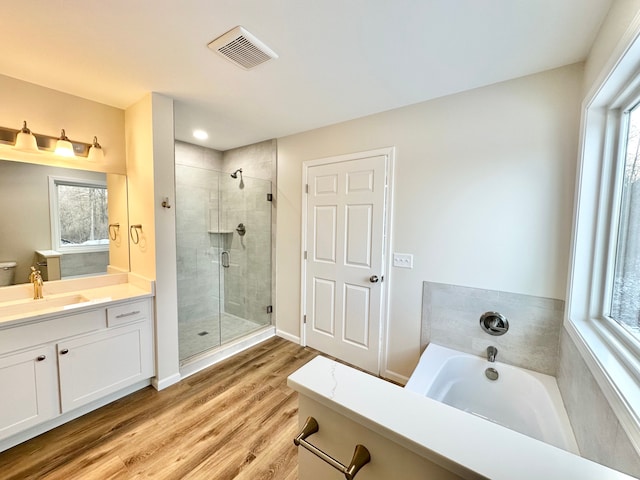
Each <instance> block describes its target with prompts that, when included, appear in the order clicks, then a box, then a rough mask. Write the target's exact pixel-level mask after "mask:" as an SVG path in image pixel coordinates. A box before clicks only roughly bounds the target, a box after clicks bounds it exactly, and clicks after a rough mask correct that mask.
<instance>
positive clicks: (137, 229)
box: [129, 223, 142, 245]
mask: <svg viewBox="0 0 640 480" xmlns="http://www.w3.org/2000/svg"><path fill="white" fill-rule="evenodd" d="M140 233H142V224H140V223H139V224H137V225H131V227H129V235H131V241H132V242H133V243H134V245H137V244H138V243H140Z"/></svg>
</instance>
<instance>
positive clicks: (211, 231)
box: [209, 230, 233, 233]
mask: <svg viewBox="0 0 640 480" xmlns="http://www.w3.org/2000/svg"><path fill="white" fill-rule="evenodd" d="M209 233H233V230H209Z"/></svg>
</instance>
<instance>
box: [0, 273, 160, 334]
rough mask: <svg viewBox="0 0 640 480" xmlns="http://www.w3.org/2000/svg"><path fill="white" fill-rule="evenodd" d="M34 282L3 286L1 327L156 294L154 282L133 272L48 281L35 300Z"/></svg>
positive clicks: (0, 300)
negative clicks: (134, 274) (39, 296)
mask: <svg viewBox="0 0 640 480" xmlns="http://www.w3.org/2000/svg"><path fill="white" fill-rule="evenodd" d="M32 295H33V286H32V285H31V284H21V285H13V286H11V287H4V288H2V289H0V328H6V327H11V326H15V325H16V324H21V323H26V322H32V321H41V320H43V319H47V318H51V317H54V316H59V315H68V314H73V313H80V312H82V311H84V310H88V309H91V308H95V306H96V305H99V304H107V303H109V304H115V303H119V302H123V301H129V300H132V299H136V298H146V297H152V296H153V295H154V283H153V282H152V281H148V280H145V279H141V278H139V277H137V278H136V277H135V276H133V275H130V274H126V273H125V274H113V275H103V276H98V277H86V278H78V279H70V280H59V281H53V282H45V283H44V286H43V296H44V298H42V299H37V300H34V299H33V298H32Z"/></svg>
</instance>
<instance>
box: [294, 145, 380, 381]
mask: <svg viewBox="0 0 640 480" xmlns="http://www.w3.org/2000/svg"><path fill="white" fill-rule="evenodd" d="M387 162H388V156H387V155H375V156H370V157H364V158H357V159H353V160H346V161H341V162H336V163H327V164H320V165H312V166H309V167H308V168H307V170H306V174H307V185H308V193H307V202H306V226H305V229H306V232H305V233H306V234H305V237H306V263H305V279H304V280H305V281H304V288H305V292H304V293H303V295H304V297H305V298H304V306H305V307H304V309H305V315H306V323H305V324H304V328H305V332H304V333H305V337H306V344H307V345H309V346H310V347H313V348H315V349H317V350H320V351H321V352H324V353H327V354H329V355H332V356H334V357H337V358H339V359H341V360H344V361H346V362H348V363H351V364H352V365H355V366H357V367H360V368H362V369H364V370H367V371H369V372H372V373H375V374H378V373H379V371H380V337H381V320H382V300H383V298H382V288H383V286H382V281H383V276H384V262H383V258H384V235H385V226H384V218H385V198H386V192H385V187H386V171H387Z"/></svg>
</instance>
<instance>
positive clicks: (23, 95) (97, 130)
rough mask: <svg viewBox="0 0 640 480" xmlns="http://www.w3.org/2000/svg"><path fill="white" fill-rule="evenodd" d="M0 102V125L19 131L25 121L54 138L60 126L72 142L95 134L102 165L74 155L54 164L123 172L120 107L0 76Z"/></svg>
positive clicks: (122, 129)
mask: <svg viewBox="0 0 640 480" xmlns="http://www.w3.org/2000/svg"><path fill="white" fill-rule="evenodd" d="M0 105H1V106H2V107H1V108H0V126H2V127H6V128H15V129H16V130H19V129H20V128H21V127H22V121H23V120H26V121H27V124H28V126H29V128H30V129H31V131H33V132H35V133H40V134H42V135H49V136H52V137H57V136H59V135H60V130H61V129H63V128H64V129H65V131H66V133H67V136H68V137H69V138H70V139H71V140H74V141H78V142H83V143H91V142H92V141H93V137H94V136H97V137H98V141H99V142H100V145H102V147H103V149H104V153H105V159H104V162H103V164H102V165H95V164H87V163H86V160H84V159H80V158H77V159H73V160H64V159H60V160H59V161H58V162H57V166H65V167H69V168H85V169H87V170H97V171H102V172H111V173H125V147H124V111H123V110H121V109H119V108H115V107H110V106H108V105H104V104H102V103H97V102H93V101H90V100H86V99H84V98H80V97H76V96H73V95H68V94H66V93H62V92H58V91H56V90H51V89H50V88H45V87H41V86H39V85H35V84H33V83H27V82H23V81H21V80H17V79H15V78H10V77H6V76H3V75H0ZM47 160H49V159H47ZM36 161H38V162H39V163H44V161H39V160H36ZM49 163H50V162H49ZM83 163H84V165H83ZM50 164H51V163H50Z"/></svg>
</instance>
